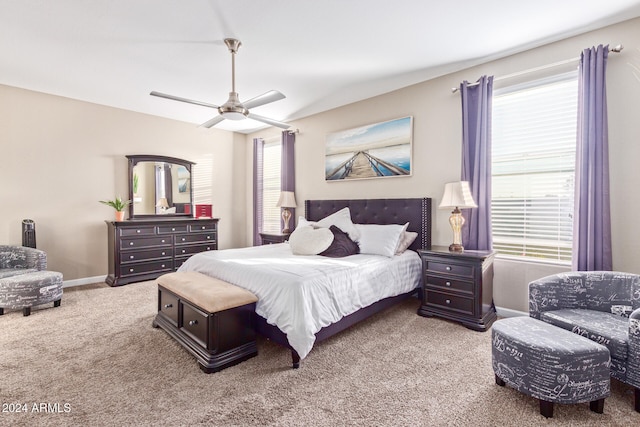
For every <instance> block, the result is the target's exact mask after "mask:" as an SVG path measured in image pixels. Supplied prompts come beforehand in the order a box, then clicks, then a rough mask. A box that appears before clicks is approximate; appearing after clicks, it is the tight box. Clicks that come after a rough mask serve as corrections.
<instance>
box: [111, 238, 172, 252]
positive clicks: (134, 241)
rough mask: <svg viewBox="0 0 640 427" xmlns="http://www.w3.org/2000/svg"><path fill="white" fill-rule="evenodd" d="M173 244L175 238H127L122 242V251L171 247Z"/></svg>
mask: <svg viewBox="0 0 640 427" xmlns="http://www.w3.org/2000/svg"><path fill="white" fill-rule="evenodd" d="M172 244H173V236H163V237H144V238H135V237H127V238H123V239H121V240H120V249H122V250H126V249H139V248H154V247H158V246H171V245H172Z"/></svg>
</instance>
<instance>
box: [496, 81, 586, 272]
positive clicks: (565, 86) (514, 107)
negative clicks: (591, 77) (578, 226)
mask: <svg viewBox="0 0 640 427" xmlns="http://www.w3.org/2000/svg"><path fill="white" fill-rule="evenodd" d="M577 108H578V75H577V72H573V73H569V74H565V75H562V76H556V77H555V78H553V79H545V80H542V81H537V82H534V83H529V84H527V85H520V86H514V87H511V88H505V89H502V90H500V91H496V93H495V94H494V98H493V111H492V113H493V114H492V117H493V122H492V190H491V191H492V201H491V210H492V213H491V221H492V232H493V246H494V249H495V250H496V251H498V253H500V254H503V255H508V256H516V257H527V258H536V259H540V260H546V261H552V260H553V261H556V262H560V263H570V262H571V247H572V237H573V200H574V193H573V191H574V175H575V174H574V172H575V152H576V129H577Z"/></svg>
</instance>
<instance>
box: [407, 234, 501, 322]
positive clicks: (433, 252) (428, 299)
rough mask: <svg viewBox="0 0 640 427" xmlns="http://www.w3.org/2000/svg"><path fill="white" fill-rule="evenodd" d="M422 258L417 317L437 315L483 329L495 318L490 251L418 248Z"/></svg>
mask: <svg viewBox="0 0 640 427" xmlns="http://www.w3.org/2000/svg"><path fill="white" fill-rule="evenodd" d="M418 253H419V254H420V257H421V258H422V268H423V270H422V274H423V279H424V280H423V292H422V303H421V305H420V308H419V309H418V314H419V315H421V316H439V317H442V318H444V319H449V320H452V321H456V322H460V323H462V324H463V325H464V326H466V327H467V328H470V329H474V330H477V331H486V330H488V329H489V328H490V327H491V324H492V323H493V322H494V321H495V320H496V319H497V315H496V308H495V305H494V304H493V259H494V252H491V251H470V250H469V251H467V250H465V251H464V252H461V253H457V252H449V248H448V247H446V246H434V247H432V248H431V249H421V250H419V251H418Z"/></svg>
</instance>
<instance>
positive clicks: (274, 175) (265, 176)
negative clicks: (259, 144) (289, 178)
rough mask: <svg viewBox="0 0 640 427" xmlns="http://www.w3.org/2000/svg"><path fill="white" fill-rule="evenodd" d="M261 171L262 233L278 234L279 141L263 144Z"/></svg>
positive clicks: (280, 146)
mask: <svg viewBox="0 0 640 427" xmlns="http://www.w3.org/2000/svg"><path fill="white" fill-rule="evenodd" d="M262 161H263V169H262V212H263V223H262V231H263V232H265V233H279V232H280V231H281V226H280V218H281V214H280V208H279V207H276V204H277V203H278V199H279V198H280V176H281V170H280V165H281V163H282V144H281V143H280V141H277V142H272V143H265V144H264V152H263V160H262Z"/></svg>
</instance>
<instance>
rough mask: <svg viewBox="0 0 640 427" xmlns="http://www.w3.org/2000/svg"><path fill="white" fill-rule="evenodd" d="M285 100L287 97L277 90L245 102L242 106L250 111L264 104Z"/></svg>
mask: <svg viewBox="0 0 640 427" xmlns="http://www.w3.org/2000/svg"><path fill="white" fill-rule="evenodd" d="M284 98H286V96H284V95H283V94H281V93H280V92H278V91H277V90H270V91H269V92H266V93H263V94H262V95H258V96H256V97H255V98H251V99H250V100H248V101H246V102H243V103H242V105H244V108H246V109H247V110H248V109H251V108H254V107H259V106H261V105H264V104H268V103H270V102H275V101H280V100H281V99H284Z"/></svg>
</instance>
